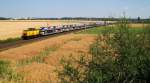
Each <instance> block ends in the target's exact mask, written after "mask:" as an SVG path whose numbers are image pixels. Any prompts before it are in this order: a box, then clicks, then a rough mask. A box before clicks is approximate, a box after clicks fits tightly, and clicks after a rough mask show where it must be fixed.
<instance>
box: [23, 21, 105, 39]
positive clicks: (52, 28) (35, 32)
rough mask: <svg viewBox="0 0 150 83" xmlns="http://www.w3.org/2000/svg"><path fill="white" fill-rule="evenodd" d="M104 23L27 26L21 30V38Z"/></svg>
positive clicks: (91, 26)
mask: <svg viewBox="0 0 150 83" xmlns="http://www.w3.org/2000/svg"><path fill="white" fill-rule="evenodd" d="M103 25H106V23H101V22H100V23H86V24H74V25H62V26H49V27H40V28H28V29H27V30H24V31H23V34H22V39H23V40H26V39H31V38H35V37H40V36H47V35H52V34H57V33H62V32H69V31H74V30H81V29H87V28H93V27H96V26H103Z"/></svg>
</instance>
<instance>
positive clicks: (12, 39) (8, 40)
mask: <svg viewBox="0 0 150 83" xmlns="http://www.w3.org/2000/svg"><path fill="white" fill-rule="evenodd" d="M19 40H21V38H18V37H17V38H8V39H5V40H0V44H5V43H14V42H16V41H19Z"/></svg>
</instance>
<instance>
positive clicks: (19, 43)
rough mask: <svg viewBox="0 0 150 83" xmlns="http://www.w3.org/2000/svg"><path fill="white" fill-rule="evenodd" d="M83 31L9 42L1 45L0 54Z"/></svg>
mask: <svg viewBox="0 0 150 83" xmlns="http://www.w3.org/2000/svg"><path fill="white" fill-rule="evenodd" d="M81 30H84V29H81ZM81 30H75V31H69V32H62V33H57V34H52V35H48V36H42V37H37V38H33V39H29V40H18V41H16V42H13V43H11V42H9V43H5V44H0V52H2V51H5V50H8V49H11V48H17V47H20V46H23V45H27V44H30V43H33V42H37V41H42V40H46V39H47V38H51V37H56V36H60V35H63V34H69V33H75V32H78V31H81Z"/></svg>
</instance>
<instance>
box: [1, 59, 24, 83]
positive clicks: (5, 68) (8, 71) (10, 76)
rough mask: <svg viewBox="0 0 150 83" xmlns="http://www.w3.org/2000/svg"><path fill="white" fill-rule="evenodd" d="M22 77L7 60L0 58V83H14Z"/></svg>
mask: <svg viewBox="0 0 150 83" xmlns="http://www.w3.org/2000/svg"><path fill="white" fill-rule="evenodd" d="M21 79H22V75H21V74H18V73H17V72H16V71H15V70H14V69H13V68H12V67H11V65H10V62H9V61H6V60H0V83H10V81H11V82H12V81H13V82H14V83H16V82H18V81H19V80H21Z"/></svg>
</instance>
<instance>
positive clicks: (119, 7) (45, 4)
mask: <svg viewBox="0 0 150 83" xmlns="http://www.w3.org/2000/svg"><path fill="white" fill-rule="evenodd" d="M124 11H125V12H126V15H127V16H129V17H137V16H141V17H143V18H145V17H149V16H150V0H0V17H108V16H113V17H120V16H121V15H122V13H123V12H124Z"/></svg>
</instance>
